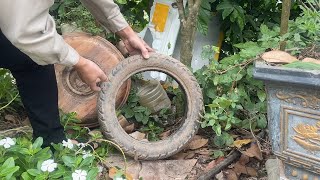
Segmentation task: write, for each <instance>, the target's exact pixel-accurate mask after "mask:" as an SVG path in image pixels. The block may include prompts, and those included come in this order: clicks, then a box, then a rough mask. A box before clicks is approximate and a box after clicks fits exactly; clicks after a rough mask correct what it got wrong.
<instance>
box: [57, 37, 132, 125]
mask: <svg viewBox="0 0 320 180" xmlns="http://www.w3.org/2000/svg"><path fill="white" fill-rule="evenodd" d="M64 39H65V41H66V42H67V43H68V44H69V45H70V46H72V47H73V48H74V49H75V50H76V51H77V52H78V53H79V54H80V55H81V56H83V57H85V58H87V59H90V60H92V61H93V62H95V63H96V64H97V65H98V66H99V67H100V68H101V69H102V70H103V71H104V72H105V73H106V74H107V75H108V74H109V73H110V72H111V70H112V69H113V67H115V66H116V65H117V64H118V63H119V62H120V61H121V60H123V59H124V57H123V56H122V54H121V53H120V52H119V51H118V50H117V49H116V48H115V47H114V46H113V45H112V44H111V43H110V42H108V41H107V40H105V39H103V38H101V37H98V36H90V35H88V34H85V33H71V34H67V35H64ZM55 70H56V77H57V83H58V92H59V108H60V109H61V110H62V111H63V112H65V113H68V112H76V113H77V118H78V119H80V121H81V122H79V125H80V126H87V127H96V126H98V125H99V123H98V120H97V109H96V105H97V95H98V94H97V93H95V92H93V91H91V89H90V88H89V86H87V85H86V84H84V83H83V82H82V81H81V79H80V78H79V76H78V74H77V72H76V71H75V70H74V69H73V68H70V67H65V66H61V65H55ZM130 84H131V81H130V80H127V81H126V82H124V83H123V85H122V86H121V88H120V89H119V91H118V95H117V97H116V108H120V107H121V106H122V105H123V104H124V103H125V102H126V100H127V98H128V95H129V91H130Z"/></svg>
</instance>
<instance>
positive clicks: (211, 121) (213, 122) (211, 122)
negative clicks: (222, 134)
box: [208, 119, 216, 126]
mask: <svg viewBox="0 0 320 180" xmlns="http://www.w3.org/2000/svg"><path fill="white" fill-rule="evenodd" d="M215 123H216V121H215V120H214V119H211V120H210V121H209V123H208V124H209V125H210V126H214V124H215Z"/></svg>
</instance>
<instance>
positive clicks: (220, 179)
mask: <svg viewBox="0 0 320 180" xmlns="http://www.w3.org/2000/svg"><path fill="white" fill-rule="evenodd" d="M216 179H217V180H227V178H226V177H225V176H224V174H223V171H221V172H220V173H218V174H217V175H216Z"/></svg>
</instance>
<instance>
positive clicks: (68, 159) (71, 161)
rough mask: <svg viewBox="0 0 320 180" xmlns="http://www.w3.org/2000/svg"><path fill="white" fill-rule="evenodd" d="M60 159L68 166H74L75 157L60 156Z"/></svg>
mask: <svg viewBox="0 0 320 180" xmlns="http://www.w3.org/2000/svg"><path fill="white" fill-rule="evenodd" d="M62 161H63V162H64V164H65V165H66V166H68V167H71V168H72V167H74V165H75V161H76V159H75V158H74V157H71V156H62Z"/></svg>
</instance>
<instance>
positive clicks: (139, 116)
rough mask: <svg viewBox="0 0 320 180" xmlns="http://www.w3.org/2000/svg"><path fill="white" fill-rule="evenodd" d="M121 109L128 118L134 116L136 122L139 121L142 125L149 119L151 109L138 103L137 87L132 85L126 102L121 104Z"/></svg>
mask: <svg viewBox="0 0 320 180" xmlns="http://www.w3.org/2000/svg"><path fill="white" fill-rule="evenodd" d="M121 111H122V112H123V113H124V116H125V117H126V118H128V119H130V118H134V120H135V121H136V122H140V123H142V124H144V125H146V124H148V122H149V121H150V114H151V111H150V110H149V109H148V108H147V107H144V106H141V105H140V104H139V97H138V96H137V88H135V87H132V88H131V90H130V94H129V97H128V100H127V103H126V104H125V105H124V106H123V108H122V109H121Z"/></svg>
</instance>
